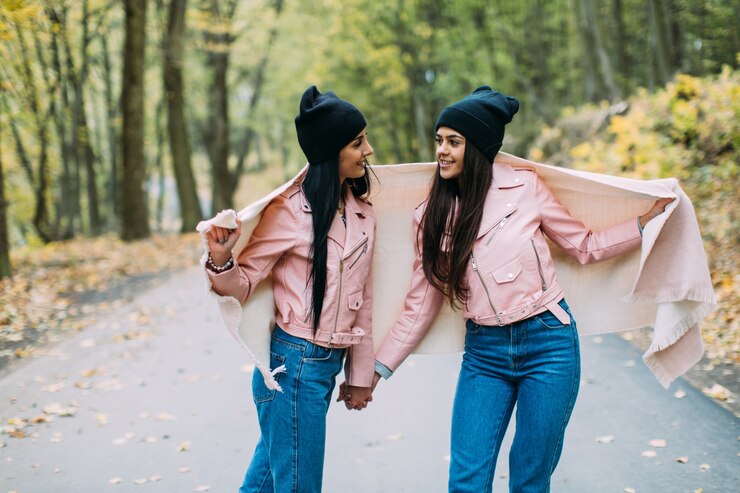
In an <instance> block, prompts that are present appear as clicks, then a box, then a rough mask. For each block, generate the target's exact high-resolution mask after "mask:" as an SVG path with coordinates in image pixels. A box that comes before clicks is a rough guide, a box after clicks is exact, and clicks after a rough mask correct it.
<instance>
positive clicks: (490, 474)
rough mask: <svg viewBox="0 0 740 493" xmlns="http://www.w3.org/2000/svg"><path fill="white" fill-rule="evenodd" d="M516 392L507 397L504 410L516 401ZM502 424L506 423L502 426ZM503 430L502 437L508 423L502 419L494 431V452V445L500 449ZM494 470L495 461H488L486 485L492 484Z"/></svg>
mask: <svg viewBox="0 0 740 493" xmlns="http://www.w3.org/2000/svg"><path fill="white" fill-rule="evenodd" d="M515 395H516V392H512V393H511V394H510V395H509V402H507V403H506V409H509V406H511V405H512V404H511V401H512V399H514V400H516V397H515ZM509 420H511V417H509ZM504 423H506V424H505V425H504ZM502 427H503V428H504V429H503V433H504V435H505V434H506V429H507V428H508V427H509V422H508V421H506V420H504V419H502V420H501V421H500V422H499V424H498V430H497V431H496V437H495V438H494V442H493V446H494V450H493V451H494V452H495V450H496V444H498V447H499V450H500V447H501V443H502V442H503V441H504V435H502V434H501V428H502ZM495 470H496V461H495V460H492V461H490V467H489V468H488V472H487V473H486V484H492V483H493V474H494V472H495Z"/></svg>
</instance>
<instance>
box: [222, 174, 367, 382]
mask: <svg viewBox="0 0 740 493" xmlns="http://www.w3.org/2000/svg"><path fill="white" fill-rule="evenodd" d="M345 215H346V218H347V226H346V228H345V226H344V224H343V223H342V220H341V218H340V217H339V215H338V214H337V215H336V217H335V219H334V222H333V223H332V225H331V227H330V229H329V237H328V240H327V242H328V251H327V279H326V295H325V298H324V306H323V308H322V311H321V319H320V320H319V325H318V330H317V331H316V334H315V335H314V332H313V327H312V325H311V320H310V319H311V316H310V315H311V313H310V312H311V305H312V303H311V286H312V284H311V283H309V282H308V275H309V273H310V271H311V263H310V249H311V243H312V239H313V229H312V228H313V222H312V219H311V207H310V205H309V203H308V201H307V199H306V196H305V195H304V194H303V191H302V189H301V188H300V184H299V183H298V182H296V184H295V185H294V186H291V187H290V188H289V189H288V190H286V191H285V192H284V193H283V194H281V195H279V196H278V197H276V198H275V199H274V200H273V201H272V202H271V203H270V204H269V205H268V206H267V208H266V209H265V211H264V213H263V216H262V219H261V220H260V222H259V224H258V225H257V227H256V228H255V230H254V232H253V233H252V236H251V237H250V239H249V243H248V244H247V246H246V247H245V248H244V249H243V250H242V252H241V253H240V254H239V257H238V258H237V259H236V260H237V264H238V267H237V268H232V269H229V270H227V271H224V272H222V273H219V274H215V273H213V272H210V271H209V276H210V278H211V282H212V284H213V290H214V291H216V292H217V293H218V294H220V295H223V296H233V297H234V298H236V299H238V300H239V302H241V303H244V301H245V300H246V299H247V298H249V296H250V294H251V293H252V290H253V288H254V287H255V286H256V285H257V284H258V283H259V282H260V281H262V280H263V279H265V278H266V277H267V276H268V275H270V274H272V278H273V295H274V297H275V309H276V320H277V323H278V325H280V327H281V328H282V329H283V330H284V331H286V332H288V333H289V334H291V335H294V336H296V337H301V338H304V339H306V340H309V341H311V342H312V343H314V344H318V345H321V346H324V347H336V348H346V347H349V348H350V349H349V353H348V358H349V364H348V365H346V373H347V375H346V377H347V382H348V383H349V384H350V385H357V386H363V387H369V386H370V385H371V383H372V379H373V372H374V370H373V365H374V363H373V340H372V284H373V283H372V278H371V270H370V267H371V265H372V255H373V243H374V238H375V213H374V211H373V208H372V206H371V205H370V204H368V203H367V202H364V201H362V200H358V199H355V198H354V197H353V196H352V195H351V194H350V196H349V197H348V198H347V202H346V205H345Z"/></svg>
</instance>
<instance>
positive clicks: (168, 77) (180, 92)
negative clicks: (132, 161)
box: [163, 0, 203, 232]
mask: <svg viewBox="0 0 740 493" xmlns="http://www.w3.org/2000/svg"><path fill="white" fill-rule="evenodd" d="M186 5H187V0H171V1H170V6H169V16H168V23H167V32H166V34H165V37H164V42H163V52H164V61H163V64H164V67H163V72H164V84H165V98H166V100H167V128H168V130H169V142H170V153H171V155H172V168H173V170H174V173H175V180H176V182H177V195H178V198H179V199H180V213H181V215H182V228H181V230H182V231H183V232H187V231H192V230H193V229H194V228H195V225H196V224H197V223H198V221H200V220H201V219H202V218H203V213H202V212H201V210H200V202H199V201H198V193H197V187H196V183H195V177H194V175H193V167H192V164H191V150H190V139H189V137H188V131H187V118H186V115H185V89H184V84H183V75H182V65H183V42H184V36H185V10H186Z"/></svg>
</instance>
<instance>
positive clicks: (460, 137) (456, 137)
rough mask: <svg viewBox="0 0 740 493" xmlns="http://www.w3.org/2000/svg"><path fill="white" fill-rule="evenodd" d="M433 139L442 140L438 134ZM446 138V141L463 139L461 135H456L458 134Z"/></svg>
mask: <svg viewBox="0 0 740 493" xmlns="http://www.w3.org/2000/svg"><path fill="white" fill-rule="evenodd" d="M435 137H437V138H438V139H441V138H443V137H442V136H441V135H439V134H435ZM447 138H448V139H465V137H463V136H462V135H458V134H450V135H448V136H447Z"/></svg>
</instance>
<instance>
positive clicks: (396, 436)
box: [385, 433, 403, 442]
mask: <svg viewBox="0 0 740 493" xmlns="http://www.w3.org/2000/svg"><path fill="white" fill-rule="evenodd" d="M385 438H386V440H390V441H393V442H395V441H398V440H400V439H401V438H403V433H395V434H393V435H388V436H387V437H385Z"/></svg>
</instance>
